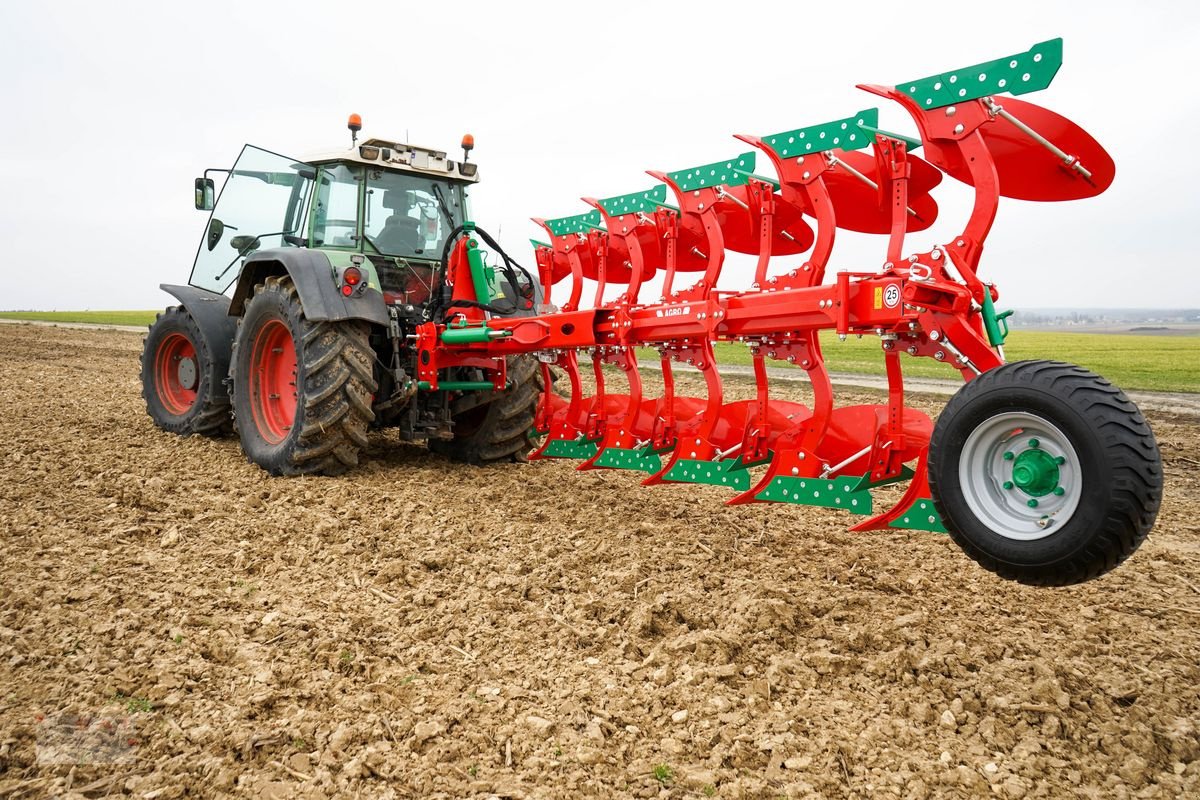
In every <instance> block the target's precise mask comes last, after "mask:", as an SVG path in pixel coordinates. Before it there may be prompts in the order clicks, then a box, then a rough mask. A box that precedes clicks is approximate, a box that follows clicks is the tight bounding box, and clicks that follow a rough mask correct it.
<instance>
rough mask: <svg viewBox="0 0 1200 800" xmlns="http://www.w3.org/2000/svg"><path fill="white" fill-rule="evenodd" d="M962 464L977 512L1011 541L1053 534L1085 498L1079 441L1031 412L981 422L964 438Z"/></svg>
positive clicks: (965, 489)
mask: <svg viewBox="0 0 1200 800" xmlns="http://www.w3.org/2000/svg"><path fill="white" fill-rule="evenodd" d="M958 465H959V469H958V477H959V485H960V487H961V490H962V494H963V500H964V501H965V502H966V504H967V507H968V508H969V509H970V510H971V513H972V514H974V515H975V518H976V519H978V520H979V521H980V522H981V523H983V524H984V525H985V526H987V527H988V528H990V529H991V530H992V531H993V532H995V533H997V534H999V535H1000V536H1003V537H1005V538H1008V539H1016V540H1019V541H1032V540H1034V539H1041V538H1043V537H1046V536H1050V535H1053V534H1054V533H1055V532H1056V531H1058V530H1059V529H1061V528H1062V526H1063V525H1065V524H1066V522H1067V521H1068V520H1069V519H1070V518H1071V516H1072V515H1073V514H1074V513H1075V510H1076V509H1077V508H1078V507H1079V503H1080V501H1081V499H1082V497H1083V470H1082V467H1081V465H1080V462H1079V456H1078V454H1077V453H1076V452H1075V447H1074V445H1073V444H1072V443H1071V441H1070V439H1069V438H1068V437H1067V435H1066V434H1065V433H1064V432H1063V431H1062V429H1060V428H1059V427H1058V426H1057V425H1055V424H1054V423H1053V422H1051V421H1050V420H1048V419H1046V418H1044V417H1041V416H1039V415H1037V414H1035V413H1032V412H1029V411H1004V412H1001V413H998V414H995V415H993V416H991V417H989V418H987V419H984V420H981V421H980V422H979V423H978V424H977V425H976V427H975V429H974V430H972V431H971V433H970V434H969V435H968V436H967V438H966V440H965V441H964V442H963V444H962V449H961V454H960V458H959V462H958Z"/></svg>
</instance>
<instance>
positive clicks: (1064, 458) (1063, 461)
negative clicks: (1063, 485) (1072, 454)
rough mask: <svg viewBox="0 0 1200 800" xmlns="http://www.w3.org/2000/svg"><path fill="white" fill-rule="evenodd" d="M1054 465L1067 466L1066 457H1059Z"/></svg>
mask: <svg viewBox="0 0 1200 800" xmlns="http://www.w3.org/2000/svg"><path fill="white" fill-rule="evenodd" d="M1054 463H1055V464H1065V463H1067V459H1066V457H1065V456H1059V457H1058V458H1056V459H1054Z"/></svg>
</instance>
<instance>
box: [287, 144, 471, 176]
mask: <svg viewBox="0 0 1200 800" xmlns="http://www.w3.org/2000/svg"><path fill="white" fill-rule="evenodd" d="M305 161H306V162H308V163H309V164H325V163H329V162H331V161H349V162H354V163H358V164H367V165H370V166H373V167H381V168H383V169H393V170H397V171H400V172H413V173H417V174H420V175H431V176H438V177H443V178H450V179H452V180H459V181H467V182H470V183H475V182H477V181H478V180H479V173H478V172H475V173H472V174H470V175H466V174H464V173H463V170H462V164H461V163H460V162H457V161H452V160H450V159H448V158H447V157H446V153H445V151H443V150H434V149H432V148H429V147H420V146H418V145H415V144H405V143H404V142H392V141H389V140H387V139H367V140H366V141H364V142H360V143H359V144H357V145H355V146H354V147H351V148H349V149H347V150H335V151H324V152H321V153H317V154H316V155H310V156H309V157H308V158H306V159H305ZM468 166H474V162H472V163H471V164H469V165H468Z"/></svg>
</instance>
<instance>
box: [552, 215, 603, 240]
mask: <svg viewBox="0 0 1200 800" xmlns="http://www.w3.org/2000/svg"><path fill="white" fill-rule="evenodd" d="M546 227H548V228H549V229H550V232H551V233H553V234H554V235H555V236H567V235H569V234H572V233H582V234H587V233H589V232H590V231H591V230H593V229H594V228H599V227H600V212H599V211H595V210H593V211H589V212H587V213H586V214H576V215H575V216H573V217H559V218H558V219H548V220H546Z"/></svg>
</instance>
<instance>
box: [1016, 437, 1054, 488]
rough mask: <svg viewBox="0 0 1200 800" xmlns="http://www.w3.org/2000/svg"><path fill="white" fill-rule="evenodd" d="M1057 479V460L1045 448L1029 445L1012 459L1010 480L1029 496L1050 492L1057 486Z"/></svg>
mask: <svg viewBox="0 0 1200 800" xmlns="http://www.w3.org/2000/svg"><path fill="white" fill-rule="evenodd" d="M1033 441H1037V440H1036V439H1035V440H1033ZM1058 479H1059V473H1058V460H1057V459H1056V458H1055V457H1054V456H1052V455H1050V454H1049V453H1047V452H1046V451H1045V450H1040V449H1038V448H1036V447H1030V448H1029V449H1028V450H1025V451H1024V452H1022V453H1021V454H1020V455H1018V456H1017V457H1016V458H1015V459H1013V468H1012V482H1013V483H1014V484H1016V486H1017V488H1018V489H1020V490H1021V491H1023V492H1024V493H1025V494H1027V495H1029V496H1030V497H1045V496H1046V495H1048V494H1050V493H1051V492H1053V491H1054V490H1055V489H1056V488H1058Z"/></svg>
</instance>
